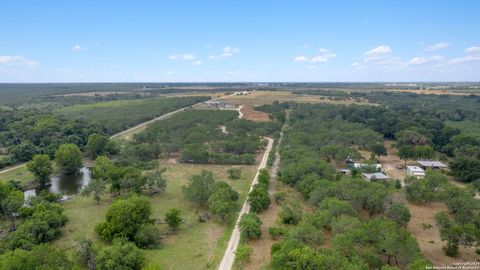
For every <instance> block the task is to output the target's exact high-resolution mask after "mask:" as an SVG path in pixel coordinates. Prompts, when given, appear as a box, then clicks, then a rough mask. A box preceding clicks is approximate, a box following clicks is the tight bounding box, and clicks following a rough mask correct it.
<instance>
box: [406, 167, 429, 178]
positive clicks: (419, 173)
mask: <svg viewBox="0 0 480 270" xmlns="http://www.w3.org/2000/svg"><path fill="white" fill-rule="evenodd" d="M407 175H410V176H415V177H417V178H423V177H425V171H424V170H423V169H422V168H420V167H418V166H407Z"/></svg>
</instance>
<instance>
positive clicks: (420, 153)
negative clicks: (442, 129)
mask: <svg viewBox="0 0 480 270" xmlns="http://www.w3.org/2000/svg"><path fill="white" fill-rule="evenodd" d="M413 152H414V156H415V158H417V159H428V158H433V156H434V151H433V148H432V147H431V146H429V145H420V146H415V147H414V148H413Z"/></svg>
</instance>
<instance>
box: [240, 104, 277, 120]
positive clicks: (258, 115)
mask: <svg viewBox="0 0 480 270" xmlns="http://www.w3.org/2000/svg"><path fill="white" fill-rule="evenodd" d="M241 112H242V113H243V118H244V119H247V120H252V121H256V122H269V121H271V119H270V116H269V114H268V113H264V112H261V111H257V110H255V108H254V107H253V106H252V105H244V106H243V107H242V109H241Z"/></svg>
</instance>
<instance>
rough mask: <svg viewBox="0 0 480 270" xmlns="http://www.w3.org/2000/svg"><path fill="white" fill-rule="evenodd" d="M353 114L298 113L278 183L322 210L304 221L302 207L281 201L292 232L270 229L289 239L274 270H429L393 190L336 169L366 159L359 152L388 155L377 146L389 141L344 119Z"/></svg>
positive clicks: (313, 109) (336, 110)
mask: <svg viewBox="0 0 480 270" xmlns="http://www.w3.org/2000/svg"><path fill="white" fill-rule="evenodd" d="M349 109H351V108H349V107H342V106H330V105H295V106H294V107H293V110H292V112H291V114H290V121H289V125H290V127H289V128H288V129H287V131H286V133H285V136H284V142H283V143H282V145H281V148H280V149H281V156H282V159H281V168H280V173H279V179H280V181H282V182H283V183H285V184H287V185H290V186H292V187H294V188H295V189H296V190H298V191H299V192H300V193H301V194H302V195H303V197H304V199H305V200H307V201H308V202H309V203H310V204H311V205H312V206H313V207H314V209H315V210H314V212H313V213H304V214H302V211H301V209H299V206H298V205H295V204H292V203H287V202H284V201H283V199H282V197H283V196H280V195H279V196H278V198H279V202H280V204H281V205H282V211H281V212H280V216H279V217H280V220H281V222H282V223H284V224H285V225H286V226H287V227H286V231H284V229H281V228H270V229H269V232H270V234H271V235H272V237H276V238H277V239H278V238H279V239H282V240H281V241H280V242H278V243H277V244H274V246H273V247H272V261H271V265H272V267H273V268H274V269H296V268H305V267H306V268H308V269H351V268H355V269H379V268H382V267H383V268H385V267H387V266H390V267H400V268H402V269H403V268H408V269H421V268H419V267H421V266H422V265H423V266H424V265H427V262H426V261H425V260H424V259H423V257H422V255H421V253H420V249H419V247H418V244H417V242H416V240H415V238H414V237H413V236H412V235H410V233H409V232H408V231H406V230H405V228H404V226H405V223H406V222H408V220H409V212H408V209H406V208H405V207H404V206H403V205H402V204H400V203H398V202H395V201H394V199H393V196H392V195H393V193H394V192H395V185H394V183H391V182H382V181H378V182H367V181H365V180H363V179H359V178H358V176H357V177H355V176H353V178H352V177H350V176H345V175H341V174H338V173H337V172H336V170H335V168H336V164H337V163H339V162H343V160H344V159H345V158H347V157H348V156H350V157H352V156H357V157H359V153H358V150H359V149H363V150H368V151H371V152H375V151H377V152H383V151H378V150H377V149H376V147H375V145H378V144H382V142H383V137H384V136H383V134H382V133H380V132H378V131H375V130H373V129H372V128H370V127H369V126H368V125H366V124H365V123H362V122H361V121H357V123H353V121H352V122H351V121H349V120H348V119H347V118H346V117H345V118H344V117H342V112H344V110H349ZM345 115H350V114H348V113H346V112H345ZM340 166H341V165H340ZM365 215H367V216H368V218H365V217H364V216H365ZM327 234H331V242H332V244H333V245H332V247H331V248H323V247H322V244H324V243H325V239H326V238H327V236H326V235H327ZM329 237H330V236H329ZM383 268H382V269H383ZM385 269H386V268H385Z"/></svg>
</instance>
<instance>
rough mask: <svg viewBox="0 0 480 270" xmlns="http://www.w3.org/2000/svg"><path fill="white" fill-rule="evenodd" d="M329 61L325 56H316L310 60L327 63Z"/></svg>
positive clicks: (311, 61)
mask: <svg viewBox="0 0 480 270" xmlns="http://www.w3.org/2000/svg"><path fill="white" fill-rule="evenodd" d="M325 62H328V58H326V57H323V56H315V57H313V58H312V60H310V63H325Z"/></svg>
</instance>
